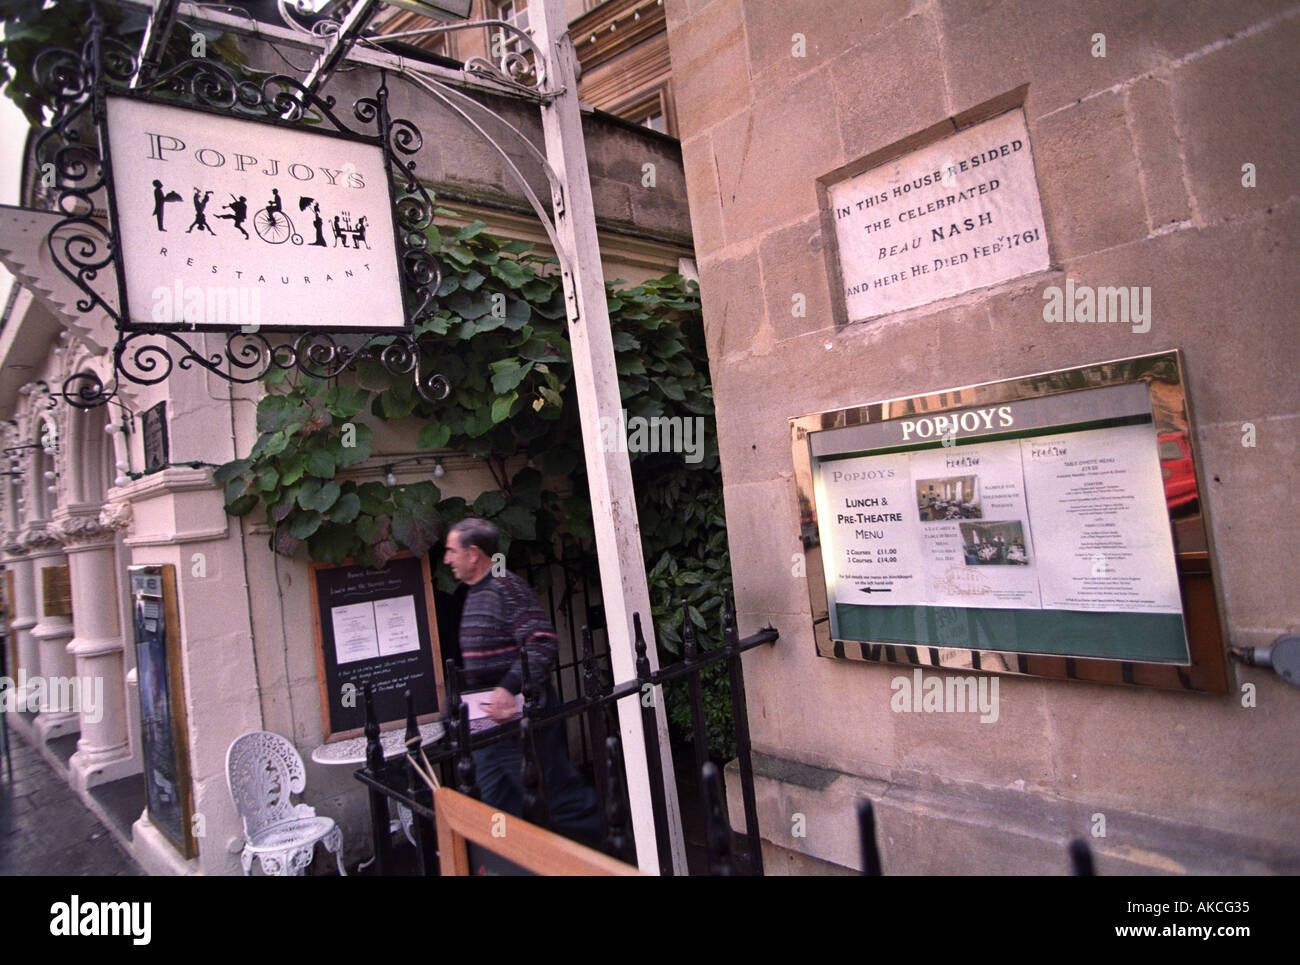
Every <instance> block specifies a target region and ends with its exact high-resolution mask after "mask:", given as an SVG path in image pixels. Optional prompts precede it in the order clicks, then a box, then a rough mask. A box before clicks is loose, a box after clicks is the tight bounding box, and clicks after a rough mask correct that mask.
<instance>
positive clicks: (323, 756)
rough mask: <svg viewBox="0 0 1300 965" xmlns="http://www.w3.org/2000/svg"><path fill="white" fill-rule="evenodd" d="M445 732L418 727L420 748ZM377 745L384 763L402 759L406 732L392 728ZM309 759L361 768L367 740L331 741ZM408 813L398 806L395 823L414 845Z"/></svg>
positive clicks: (432, 725) (436, 725)
mask: <svg viewBox="0 0 1300 965" xmlns="http://www.w3.org/2000/svg"><path fill="white" fill-rule="evenodd" d="M444 730H445V728H444V727H443V725H442V721H440V720H431V721H429V722H428V723H427V724H421V725H420V746H421V747H423V746H424V745H425V744H432V743H433V742H434V741H437V740H441V739H442V734H443V731H444ZM379 745H380V747H382V748H383V750H384V760H389V759H390V758H393V757H399V756H401V757H404V756H405V754H406V728H405V727H395V728H393V729H392V730H386V731H382V732H381V733H380V735H379ZM311 759H312V760H313V761H314V762H316V763H317V764H325V765H327V766H329V765H348V764H350V765H352V766H354V767H355V766H356V765H358V764H364V763H365V762H366V738H365V737H364V736H363V737H351V738H349V739H348V740H341V741H334V742H333V743H330V744H322V745H321V746H320V747H318V748H316V749H315V750H314V751H312V752H311ZM412 820H413V818H412V816H411V809H410V808H408V807H407V806H406V805H405V804H401V803H399V804H398V805H397V823H398V824H399V825H401V828H402V833H403V834H405V835H406V840H407V841H410V842H411V844H412V845H414V844H415V838H413V837H412V836H411V821H412ZM374 860H375V859H374V858H373V857H372V858H371V859H370V860H369V861H363V862H362V863H361V865H360V866H359V867H358V868H357V870H358V871H362V870H364V869H365V868H367V867H369V866H370V865H371V864H373V863H374Z"/></svg>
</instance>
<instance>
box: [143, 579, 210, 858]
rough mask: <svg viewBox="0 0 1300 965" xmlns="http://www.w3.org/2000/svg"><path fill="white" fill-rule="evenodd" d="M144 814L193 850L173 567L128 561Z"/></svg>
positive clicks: (182, 848) (184, 850) (190, 853)
mask: <svg viewBox="0 0 1300 965" xmlns="http://www.w3.org/2000/svg"><path fill="white" fill-rule="evenodd" d="M129 572H130V579H131V612H132V614H133V618H132V624H133V629H134V633H135V661H136V668H137V675H138V677H139V681H140V732H141V738H142V748H143V755H144V781H145V791H146V795H147V797H148V801H149V820H150V822H151V823H152V824H153V825H154V827H156V828H158V830H159V831H161V832H162V833H163V836H164V837H166V838H167V839H168V841H170V842H171V844H172V846H173V847H175V848H176V850H177V851H179V852H180V853H181V854H182V856H184V857H185V858H192V857H194V856H195V855H196V854H198V846H197V843H196V841H195V836H194V790H193V786H192V784H191V782H190V753H189V738H188V736H187V732H186V726H185V688H184V682H183V678H182V676H181V673H182V671H181V652H180V617H179V612H178V610H177V605H176V603H177V601H176V570H175V568H174V567H172V566H171V565H146V566H132V567H129Z"/></svg>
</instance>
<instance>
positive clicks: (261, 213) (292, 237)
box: [253, 197, 302, 245]
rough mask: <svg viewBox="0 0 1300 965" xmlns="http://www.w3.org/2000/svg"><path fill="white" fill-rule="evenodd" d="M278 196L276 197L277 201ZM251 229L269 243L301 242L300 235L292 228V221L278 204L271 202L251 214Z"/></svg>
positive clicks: (297, 243)
mask: <svg viewBox="0 0 1300 965" xmlns="http://www.w3.org/2000/svg"><path fill="white" fill-rule="evenodd" d="M278 200H279V198H278V197H277V198H276V201H278ZM253 230H254V231H256V232H257V236H258V237H259V238H261V239H262V240H263V241H265V242H266V243H267V244H270V245H282V244H284V243H285V242H286V241H292V242H293V243H294V244H295V245H300V244H302V235H300V234H298V232H296V231H295V230H294V229H293V221H292V220H291V219H290V218H289V216H288V215H287V214H285V213H284V210H283V209H282V208H280V206H279V205H278V204H276V203H275V202H272V203H271V204H268V205H267V206H266V207H265V208H259V209H258V210H257V214H255V215H253Z"/></svg>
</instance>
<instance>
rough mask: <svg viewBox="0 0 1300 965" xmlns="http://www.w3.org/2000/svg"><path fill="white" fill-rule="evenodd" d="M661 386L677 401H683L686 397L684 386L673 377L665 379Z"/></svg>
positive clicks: (669, 396)
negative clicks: (672, 378)
mask: <svg viewBox="0 0 1300 965" xmlns="http://www.w3.org/2000/svg"><path fill="white" fill-rule="evenodd" d="M659 388H660V390H661V391H662V392H663V394H664V395H666V396H668V398H670V399H673V400H675V401H677V402H681V401H682V400H683V399H685V398H686V393H685V392H683V391H682V387H681V386H680V385H679V384H678V383H676V382H674V381H673V380H671V379H665V380H664V381H662V382H660V383H659Z"/></svg>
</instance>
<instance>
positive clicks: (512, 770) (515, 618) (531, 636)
mask: <svg viewBox="0 0 1300 965" xmlns="http://www.w3.org/2000/svg"><path fill="white" fill-rule="evenodd" d="M497 544H498V534H497V528H496V527H495V526H493V525H492V524H491V523H490V522H488V521H487V520H485V519H475V518H469V519H463V520H461V521H460V522H459V523H456V524H455V525H453V526H452V527H451V529H450V531H449V532H448V533H447V549H446V552H445V554H444V555H443V562H444V563H446V564H447V565H448V566H450V567H451V572H452V574H453V575H454V576H455V577H456V579H458V580H460V581H461V582H463V583H465V584H467V585H468V586H469V593H468V595H467V596H466V598H465V609H464V611H463V612H462V613H461V618H460V653H461V659H462V661H463V663H464V668H465V690H466V691H474V690H484V689H488V688H491V691H492V692H491V696H490V697H489V699H488V703H487V712H488V716H489V717H491V718H492V719H493V720H495V721H497V722H498V723H504V722H505V721H508V720H510V719H512V718H514V717H516V716H518V713H517V712H516V709H515V707H516V700H515V697H516V695H518V694H519V693H520V691H521V690H522V689H523V678H522V670H521V666H520V665H521V661H523V660H527V661H528V673H529V677H530V679H532V680H533V681H539V682H540V681H547V684H546V690H545V697H544V698H543V700H542V706H541V710H542V711H543V712H545V711H547V710H550V709H552V708H554V707H556V706H558V705H559V698H558V696H557V695H556V693H555V688H554V687H553V686H551V684H550V683H549V681H550V676H551V669H552V668H553V667H554V665H555V660H556V653H557V642H558V641H557V639H556V636H555V629H554V628H553V627H552V626H551V623H550V621H549V620H547V619H546V615H545V614H544V613H543V612H542V608H541V606H540V605H539V604H538V602H537V598H536V597H535V596H534V595H533V592H532V590H531V589H529V587H528V584H526V583H525V582H524V581H523V580H521V579H520V578H519V577H517V576H515V575H514V574H513V573H510V572H507V571H505V570H504V569H498V570H496V571H495V572H494V571H493V566H492V557H493V556H494V555H495V554H496V552H497ZM498 574H499V575H498ZM537 741H538V754H539V757H540V758H541V765H542V777H543V780H544V782H545V790H546V802H547V807H548V809H549V811H550V817H551V820H552V822H554V823H555V824H556V825H557V826H559V827H561V828H563V829H565V830H567V831H570V832H572V833H574V834H577V835H578V836H580V837H583V838H585V839H586V840H587V841H588V842H589V843H593V844H595V843H597V842H598V841H599V837H600V814H599V811H598V810H597V805H596V795H595V793H594V792H593V791H592V789H591V788H589V787H587V785H586V783H585V782H584V781H583V779H582V776H581V775H580V774H579V773H578V772H577V770H576V769H575V768H574V766H573V765H572V764H571V763H569V758H568V755H567V754H566V752H565V749H564V728H563V725H562V724H552V725H551V726H549V727H545V728H541V729H539V731H538V732H537ZM522 764H523V758H522V756H521V753H520V747H519V742H518V741H516V740H504V741H498V742H497V743H495V744H490V745H488V746H487V747H484V748H481V749H480V750H476V751H475V752H474V766H475V769H476V771H477V776H478V784H479V788H480V789H481V790H482V794H483V801H484V802H485V803H487V804H490V805H491V806H493V807H497V808H500V809H501V810H503V811H505V812H507V813H509V814H513V815H515V816H516V817H521V816H522V814H523V782H522V780H521V776H520V771H521V767H522Z"/></svg>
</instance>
